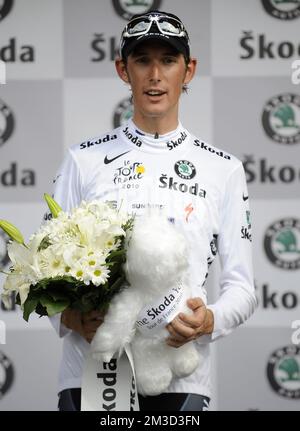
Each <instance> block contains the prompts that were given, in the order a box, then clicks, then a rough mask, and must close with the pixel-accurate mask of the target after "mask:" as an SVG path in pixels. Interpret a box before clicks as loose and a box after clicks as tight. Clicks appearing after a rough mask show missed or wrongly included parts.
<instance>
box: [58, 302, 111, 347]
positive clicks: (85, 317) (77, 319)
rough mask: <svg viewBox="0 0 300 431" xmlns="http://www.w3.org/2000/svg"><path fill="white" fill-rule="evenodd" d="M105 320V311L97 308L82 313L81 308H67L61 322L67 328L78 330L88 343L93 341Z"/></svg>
mask: <svg viewBox="0 0 300 431" xmlns="http://www.w3.org/2000/svg"><path fill="white" fill-rule="evenodd" d="M103 320H104V313H101V312H100V311H96V310H93V311H90V312H88V313H81V311H79V310H72V309H70V308H67V309H66V310H65V311H63V312H62V315H61V322H62V323H63V324H64V325H65V326H66V328H68V329H72V331H75V332H77V333H78V334H79V335H81V336H82V337H83V338H84V339H85V340H86V341H87V342H88V343H90V342H91V341H92V339H93V337H94V335H95V333H96V331H97V329H98V328H99V326H100V325H101V324H102V323H103Z"/></svg>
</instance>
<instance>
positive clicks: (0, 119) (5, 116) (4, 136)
mask: <svg viewBox="0 0 300 431" xmlns="http://www.w3.org/2000/svg"><path fill="white" fill-rule="evenodd" d="M13 130H14V117H13V113H12V111H11V109H10V108H9V107H8V106H7V105H6V104H5V103H4V102H3V101H2V100H1V99H0V147H1V145H3V144H4V143H5V142H6V141H7V140H8V139H9V138H10V137H11V134H12V132H13Z"/></svg>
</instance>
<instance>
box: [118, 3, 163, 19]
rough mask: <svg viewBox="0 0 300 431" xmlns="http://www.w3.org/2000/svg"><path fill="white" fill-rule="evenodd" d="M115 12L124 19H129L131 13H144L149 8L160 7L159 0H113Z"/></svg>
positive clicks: (155, 8) (131, 15)
mask: <svg viewBox="0 0 300 431" xmlns="http://www.w3.org/2000/svg"><path fill="white" fill-rule="evenodd" d="M112 3H113V6H114V9H115V11H116V13H117V14H118V15H119V16H120V17H121V18H123V19H125V20H130V19H131V18H132V17H133V15H136V14H140V13H146V12H149V11H150V10H157V9H160V6H161V3H162V1H161V0H113V2H112Z"/></svg>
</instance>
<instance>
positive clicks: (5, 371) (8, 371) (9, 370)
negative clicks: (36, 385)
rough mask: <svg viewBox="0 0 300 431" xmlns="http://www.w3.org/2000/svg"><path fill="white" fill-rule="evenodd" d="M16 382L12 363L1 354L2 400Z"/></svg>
mask: <svg viewBox="0 0 300 431" xmlns="http://www.w3.org/2000/svg"><path fill="white" fill-rule="evenodd" d="M13 381H14V367H13V364H12V361H11V360H10V359H9V358H8V357H7V356H6V355H5V354H4V353H2V352H0V399H1V397H3V395H5V394H6V392H7V391H8V390H9V389H10V388H11V386H12V384H13Z"/></svg>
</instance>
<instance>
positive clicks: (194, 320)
mask: <svg viewBox="0 0 300 431" xmlns="http://www.w3.org/2000/svg"><path fill="white" fill-rule="evenodd" d="M187 305H188V307H189V308H190V309H191V310H192V311H193V314H189V315H188V314H184V313H179V314H178V316H176V317H175V319H173V320H172V322H170V323H169V324H168V325H167V326H166V328H167V330H168V331H169V333H170V337H168V338H167V344H168V345H169V346H172V347H180V346H183V345H184V344H186V343H188V342H189V341H192V340H195V339H196V338H198V337H200V336H201V335H204V334H211V333H212V332H213V328H214V315H213V312H212V311H211V310H208V309H207V308H206V306H205V304H204V302H203V301H202V299H200V298H191V299H189V300H188V301H187Z"/></svg>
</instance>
